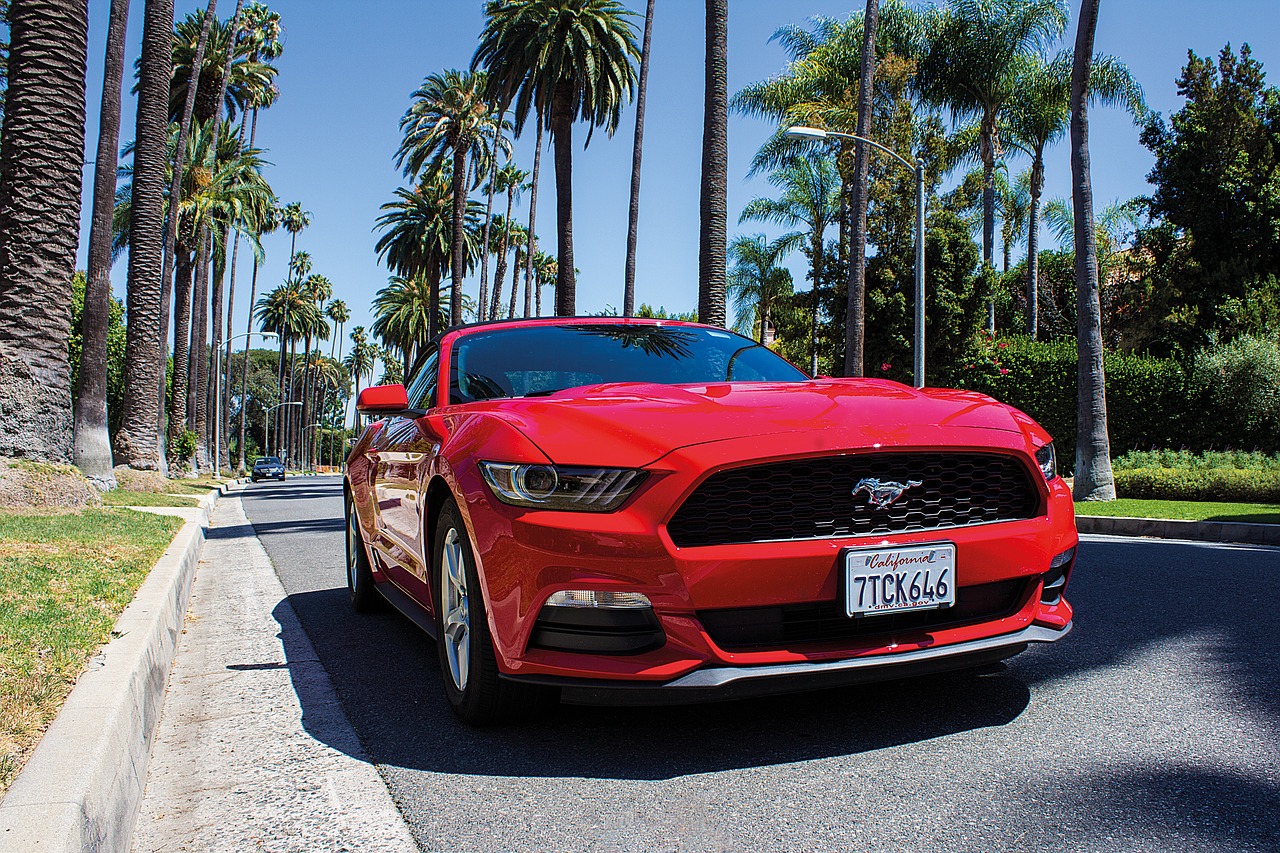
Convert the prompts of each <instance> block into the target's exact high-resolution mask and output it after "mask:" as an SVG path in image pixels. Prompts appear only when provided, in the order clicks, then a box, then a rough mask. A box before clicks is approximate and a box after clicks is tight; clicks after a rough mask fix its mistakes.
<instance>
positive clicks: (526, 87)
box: [472, 0, 724, 315]
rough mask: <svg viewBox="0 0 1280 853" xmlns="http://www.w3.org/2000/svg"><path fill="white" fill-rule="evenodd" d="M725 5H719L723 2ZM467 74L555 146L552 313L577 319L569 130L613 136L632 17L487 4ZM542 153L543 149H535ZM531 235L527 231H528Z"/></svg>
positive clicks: (630, 81) (626, 73) (622, 12)
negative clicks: (474, 72)
mask: <svg viewBox="0 0 1280 853" xmlns="http://www.w3.org/2000/svg"><path fill="white" fill-rule="evenodd" d="M723 1H724V0H721V2H723ZM485 15H486V21H485V26H484V30H483V31H482V32H481V34H480V44H479V46H478V47H477V48H476V53H475V56H474V58H473V59H472V68H473V69H474V68H484V69H486V70H487V71H488V73H489V75H490V77H491V81H490V93H491V96H493V99H494V100H495V101H496V102H497V103H502V104H512V105H513V108H514V110H515V120H516V128H517V130H518V129H519V128H521V127H522V126H523V124H524V121H525V119H526V118H527V116H528V114H529V110H530V109H531V108H532V109H533V111H534V112H535V114H536V115H538V116H540V117H542V118H543V119H544V120H545V121H546V126H547V128H548V129H549V130H550V131H551V139H552V142H553V143H554V145H555V165H556V199H557V210H556V214H557V216H556V218H557V226H558V227H557V230H558V233H559V247H558V248H559V277H558V279H557V281H556V309H557V313H558V314H561V315H571V314H574V313H576V304H577V303H576V295H577V290H576V284H575V280H574V265H573V139H572V134H573V124H574V122H575V121H579V120H581V121H585V122H587V123H588V128H589V129H588V131H587V143H590V141H591V134H592V132H593V131H594V129H595V128H597V127H603V128H605V129H606V131H607V132H608V133H609V134H610V135H612V133H613V132H614V131H615V130H616V129H617V127H618V123H619V121H620V120H621V115H622V106H623V103H624V102H625V101H626V100H629V99H630V97H631V94H632V91H633V89H634V87H635V68H634V67H633V65H632V63H633V61H636V60H638V59H639V53H640V51H639V48H638V47H637V46H636V35H637V33H636V29H635V27H634V26H633V25H632V24H631V22H630V21H629V20H628V18H630V17H633V16H634V13H633V12H630V11H629V10H627V9H626V8H625V7H623V6H622V5H621V4H620V3H618V2H617V0H490V2H489V3H488V5H487V6H486V7H485ZM539 148H541V146H540V145H539ZM531 230H532V229H531Z"/></svg>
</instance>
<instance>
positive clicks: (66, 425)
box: [0, 0, 89, 462]
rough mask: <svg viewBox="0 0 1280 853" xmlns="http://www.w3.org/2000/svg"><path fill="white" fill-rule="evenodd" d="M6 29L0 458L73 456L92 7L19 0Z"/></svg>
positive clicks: (0, 196)
mask: <svg viewBox="0 0 1280 853" xmlns="http://www.w3.org/2000/svg"><path fill="white" fill-rule="evenodd" d="M9 26H10V39H11V42H10V46H9V51H10V52H9V57H10V65H9V68H10V71H11V76H10V78H9V81H8V82H9V89H8V91H7V92H6V93H5V116H4V129H3V131H2V133H3V140H2V141H0V317H4V318H5V319H4V323H3V324H0V399H3V400H4V401H5V406H4V413H3V414H2V415H0V456H8V457H34V458H36V459H47V460H51V461H54V462H67V461H70V459H71V445H72V417H71V368H70V366H69V365H68V363H67V341H68V339H69V338H70V334H71V316H70V312H69V310H68V306H69V305H70V302H71V294H70V288H71V273H72V271H73V268H74V265H75V255H76V244H77V242H78V239H79V222H78V218H79V213H80V163H81V162H82V160H83V158H84V153H83V152H84V75H85V63H86V62H87V56H88V40H89V32H88V30H89V21H88V8H87V4H85V3H84V2H83V0H81V2H76V0H53V2H50V0H45V2H39V3H36V2H23V0H18V2H15V3H13V4H12V5H11V6H10V8H9Z"/></svg>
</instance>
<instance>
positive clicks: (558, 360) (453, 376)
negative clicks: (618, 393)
mask: <svg viewBox="0 0 1280 853" xmlns="http://www.w3.org/2000/svg"><path fill="white" fill-rule="evenodd" d="M452 362H453V363H452V366H451V368H450V391H449V402H451V403H469V402H474V401H477V400H491V399H494V398H499V397H529V396H538V395H543V394H552V393H555V392H556V391H560V390H563V389H565V388H575V387H578V386H581V385H597V384H601V383H607V382H653V383H658V384H663V385H680V384H703V383H710V382H803V381H805V380H807V379H808V378H809V377H808V376H807V375H805V374H804V373H802V372H801V371H800V370H798V369H797V368H796V367H794V366H793V365H792V364H791V363H790V362H788V361H786V360H785V359H783V358H781V357H780V356H777V355H775V354H774V353H773V352H771V351H770V350H769V349H767V348H766V347H763V346H761V345H759V344H757V343H756V342H754V341H752V340H750V339H748V338H744V337H742V336H741V335H737V334H734V333H733V332H729V331H725V330H721V329H705V328H699V327H696V326H660V325H647V324H626V323H580V324H565V325H557V326H551V325H546V326H525V327H516V328H506V329H494V330H493V331H487V332H474V333H472V334H469V335H465V336H463V337H461V338H458V340H457V341H456V342H455V343H454V345H453V359H452Z"/></svg>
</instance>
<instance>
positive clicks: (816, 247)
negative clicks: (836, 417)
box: [809, 227, 825, 376]
mask: <svg viewBox="0 0 1280 853" xmlns="http://www.w3.org/2000/svg"><path fill="white" fill-rule="evenodd" d="M810 251H811V252H812V253H813V320H812V323H811V328H810V335H809V374H810V375H811V376H817V375H818V283H819V282H820V281H822V266H823V263H822V262H823V261H824V260H825V259H824V258H823V246H822V228H820V227H818V228H814V229H813V237H812V239H811V240H810Z"/></svg>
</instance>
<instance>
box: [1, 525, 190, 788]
mask: <svg viewBox="0 0 1280 853" xmlns="http://www.w3.org/2000/svg"><path fill="white" fill-rule="evenodd" d="M181 525H182V520H181V519H178V518H172V517H166V516H158V515H151V514H147V513H140V512H130V511H129V510H122V509H91V510H86V511H84V512H79V513H62V514H52V515H50V514H44V515H36V514H28V513H9V512H0V792H3V791H4V790H5V789H6V788H8V786H9V783H10V782H12V781H13V777H14V776H16V775H17V772H18V770H19V769H20V768H21V766H22V763H23V762H24V761H25V760H26V757H27V755H28V754H29V753H30V751H31V749H32V748H33V747H34V746H35V744H36V741H38V740H39V738H40V735H41V733H42V732H43V731H44V730H45V728H46V727H47V726H48V725H49V723H50V722H51V721H52V720H53V718H54V716H56V715H57V713H58V709H59V708H61V707H62V703H63V701H65V699H66V696H67V694H68V693H69V692H70V691H71V688H72V686H74V684H75V680H76V678H77V677H78V676H79V675H80V673H81V671H83V669H84V667H85V664H86V662H87V661H88V660H89V657H90V656H91V655H92V654H93V653H94V651H95V650H96V649H97V648H98V647H99V646H100V645H101V644H102V643H104V642H106V641H107V640H108V639H110V635H111V628H112V626H113V625H114V624H115V621H116V619H117V618H118V617H119V615H120V613H121V611H123V610H124V608H125V607H126V606H127V605H128V604H129V602H130V601H132V600H133V596H134V593H135V592H137V589H138V587H139V585H141V583H142V581H143V580H144V579H145V578H146V576H147V572H148V571H150V569H151V567H152V566H153V565H154V564H155V561H156V560H157V559H159V557H160V555H161V554H162V553H164V549H165V548H166V547H168V545H169V543H170V542H171V541H172V539H173V536H174V534H175V533H176V532H177V530H178V528H179V527H181Z"/></svg>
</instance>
